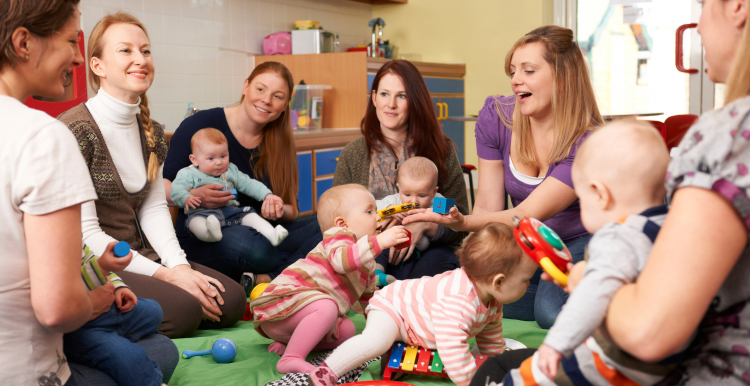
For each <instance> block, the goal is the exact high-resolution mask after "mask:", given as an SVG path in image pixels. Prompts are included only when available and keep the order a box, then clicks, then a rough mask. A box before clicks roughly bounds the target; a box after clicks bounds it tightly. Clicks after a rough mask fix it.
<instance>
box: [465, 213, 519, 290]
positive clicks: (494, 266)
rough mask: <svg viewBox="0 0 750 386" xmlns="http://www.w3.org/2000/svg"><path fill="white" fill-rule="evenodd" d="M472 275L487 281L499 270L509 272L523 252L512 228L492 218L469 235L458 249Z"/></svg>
mask: <svg viewBox="0 0 750 386" xmlns="http://www.w3.org/2000/svg"><path fill="white" fill-rule="evenodd" d="M456 255H458V258H459V260H460V262H461V267H462V268H463V269H464V271H465V272H466V276H468V277H469V279H471V280H474V281H475V282H479V283H488V282H491V281H492V278H494V277H495V275H497V274H500V273H502V274H505V276H506V277H507V276H509V275H510V274H511V273H512V272H513V270H514V269H515V268H516V267H517V266H518V265H519V264H520V263H521V259H523V257H524V254H523V252H522V251H521V248H520V247H519V246H518V244H517V243H516V240H515V238H514V237H513V228H511V227H510V226H509V225H507V224H502V223H499V222H491V223H489V224H487V225H485V226H483V227H482V228H481V229H479V230H478V231H476V232H474V233H472V234H471V235H469V237H467V238H466V240H465V241H464V243H463V245H461V248H460V249H459V250H457V251H456Z"/></svg>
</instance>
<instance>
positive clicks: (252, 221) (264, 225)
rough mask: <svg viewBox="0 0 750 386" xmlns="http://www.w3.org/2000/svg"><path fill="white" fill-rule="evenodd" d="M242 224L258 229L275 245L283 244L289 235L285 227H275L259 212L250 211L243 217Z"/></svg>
mask: <svg viewBox="0 0 750 386" xmlns="http://www.w3.org/2000/svg"><path fill="white" fill-rule="evenodd" d="M242 225H244V226H247V227H251V228H253V229H255V230H256V231H258V233H260V234H262V235H263V236H265V237H266V238H267V239H268V241H270V242H271V245H273V246H274V247H275V246H277V245H279V244H281V242H282V241H284V239H285V238H286V237H287V236H289V231H287V230H286V229H284V227H282V226H281V225H277V226H276V228H274V227H273V226H272V225H271V224H270V223H269V222H268V221H266V219H264V218H263V217H260V216H259V215H258V214H257V213H250V214H248V215H247V216H245V217H243V218H242Z"/></svg>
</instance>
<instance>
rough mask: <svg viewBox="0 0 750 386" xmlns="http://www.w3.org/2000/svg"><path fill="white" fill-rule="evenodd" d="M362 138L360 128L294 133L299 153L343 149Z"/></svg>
mask: <svg viewBox="0 0 750 386" xmlns="http://www.w3.org/2000/svg"><path fill="white" fill-rule="evenodd" d="M361 136H362V132H361V131H360V130H359V128H347V129H322V130H309V131H298V132H295V133H294V145H295V147H296V148H297V151H305V150H312V149H321V148H327V147H343V146H346V144H348V143H349V142H351V141H353V140H355V139H357V138H359V137H361Z"/></svg>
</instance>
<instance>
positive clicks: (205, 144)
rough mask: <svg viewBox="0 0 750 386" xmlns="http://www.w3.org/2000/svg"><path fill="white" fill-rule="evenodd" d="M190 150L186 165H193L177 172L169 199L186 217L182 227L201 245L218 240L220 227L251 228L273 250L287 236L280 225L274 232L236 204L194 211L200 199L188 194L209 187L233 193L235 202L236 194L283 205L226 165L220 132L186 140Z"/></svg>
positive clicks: (226, 152)
mask: <svg viewBox="0 0 750 386" xmlns="http://www.w3.org/2000/svg"><path fill="white" fill-rule="evenodd" d="M190 148H191V150H192V152H193V153H192V154H190V161H191V162H192V163H193V164H192V165H190V166H188V167H185V168H182V169H181V170H180V171H179V172H177V177H175V179H174V181H173V182H172V188H171V190H170V193H169V196H170V197H171V198H172V201H173V202H174V203H175V204H176V205H177V206H179V207H181V208H185V213H186V214H187V215H188V218H187V221H186V222H185V225H186V226H187V228H188V229H190V232H192V233H193V235H195V237H197V238H198V239H200V240H202V241H205V242H217V241H220V240H221V238H222V233H221V228H222V227H228V226H237V225H243V226H248V227H251V228H254V229H255V230H257V231H258V232H259V233H260V234H262V235H263V236H265V237H266V238H267V239H268V241H270V242H271V245H273V246H277V245H279V243H281V242H282V241H283V240H284V239H285V238H286V236H287V235H289V232H288V231H287V230H286V229H284V228H283V227H282V226H281V225H277V226H276V227H275V228H274V227H273V225H271V224H270V223H269V222H268V221H266V220H265V219H264V218H263V217H260V216H259V215H258V214H257V213H255V210H254V209H253V208H252V207H249V206H246V207H240V203H239V202H238V201H237V200H231V201H228V202H227V204H226V205H225V206H224V207H222V208H218V209H204V208H200V207H198V205H200V203H201V200H200V197H197V196H193V195H191V194H190V190H191V189H195V188H200V187H201V186H204V185H211V184H219V185H223V186H224V188H225V189H227V190H235V192H233V195H234V196H235V198H236V191H239V192H241V193H244V194H246V195H248V196H250V197H252V198H254V199H256V200H258V201H275V202H276V204H277V205H283V204H284V201H283V200H282V199H281V198H280V197H279V196H276V195H274V194H273V193H272V192H271V190H270V189H268V188H267V187H266V186H265V185H264V184H263V183H262V182H259V181H257V180H254V179H252V178H250V176H248V175H247V174H245V173H242V172H240V171H239V170H238V169H237V166H235V165H234V164H232V163H231V162H229V149H228V147H227V138H226V137H225V136H224V134H222V133H221V131H219V130H216V129H213V128H206V129H202V130H199V131H198V132H196V133H195V134H194V135H193V138H192V139H191V140H190Z"/></svg>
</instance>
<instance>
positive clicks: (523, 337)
mask: <svg viewBox="0 0 750 386" xmlns="http://www.w3.org/2000/svg"><path fill="white" fill-rule="evenodd" d="M347 316H348V317H349V318H350V319H352V320H353V321H354V324H355V325H356V326H357V333H361V332H362V330H363V329H364V328H365V318H364V316H362V315H360V314H356V313H354V312H349V314H348V315H347ZM546 334H547V330H543V329H541V328H540V327H539V326H538V325H537V324H536V322H523V321H519V320H513V319H503V336H504V337H506V338H511V339H515V340H518V341H520V342H521V343H523V344H525V345H526V346H528V347H539V345H541V344H542V340H544V337H545V335H546ZM219 338H229V339H232V340H233V341H234V342H235V343H237V358H236V359H235V360H234V362H232V363H226V364H220V363H216V362H214V360H213V358H211V356H210V355H208V356H201V357H194V358H190V359H182V358H180V363H179V364H178V365H177V369H176V370H175V372H174V375H172V379H171V380H170V381H169V386H192V385H196V386H197V385H216V386H219V385H232V386H234V385H265V384H266V383H268V382H271V381H275V380H277V379H281V377H282V375H281V374H279V373H278V372H276V362H277V361H278V360H279V356H278V355H276V354H271V353H269V352H268V344H269V343H271V342H272V341H271V340H270V339H266V338H264V337H262V336H260V334H258V333H257V332H256V331H255V330H253V325H252V323H251V322H239V323H237V324H236V325H235V326H234V327H232V328H225V329H221V330H199V331H197V332H196V333H195V334H194V335H193V336H192V337H190V338H183V339H174V340H173V341H174V343H175V344H176V345H177V349H179V350H180V353H182V351H183V350H194V351H196V350H209V349H211V345H212V344H213V342H214V341H215V340H216V339H219ZM470 342H471V344H472V346H473V344H474V340H473V339H472V340H471V341H470ZM317 355H319V353H312V354H310V357H308V360H309V359H312V358H314V357H316V356H317ZM379 373H380V362H379V361H376V362H374V363H372V364H371V365H370V366H369V367H368V368H367V371H365V373H364V374H362V377H361V378H360V380H361V381H365V380H373V379H380V375H379ZM401 381H403V382H407V383H411V384H414V385H451V384H452V382H451V381H450V379H448V378H440V377H428V376H419V375H408V376H407V377H405V378H403V379H401Z"/></svg>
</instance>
